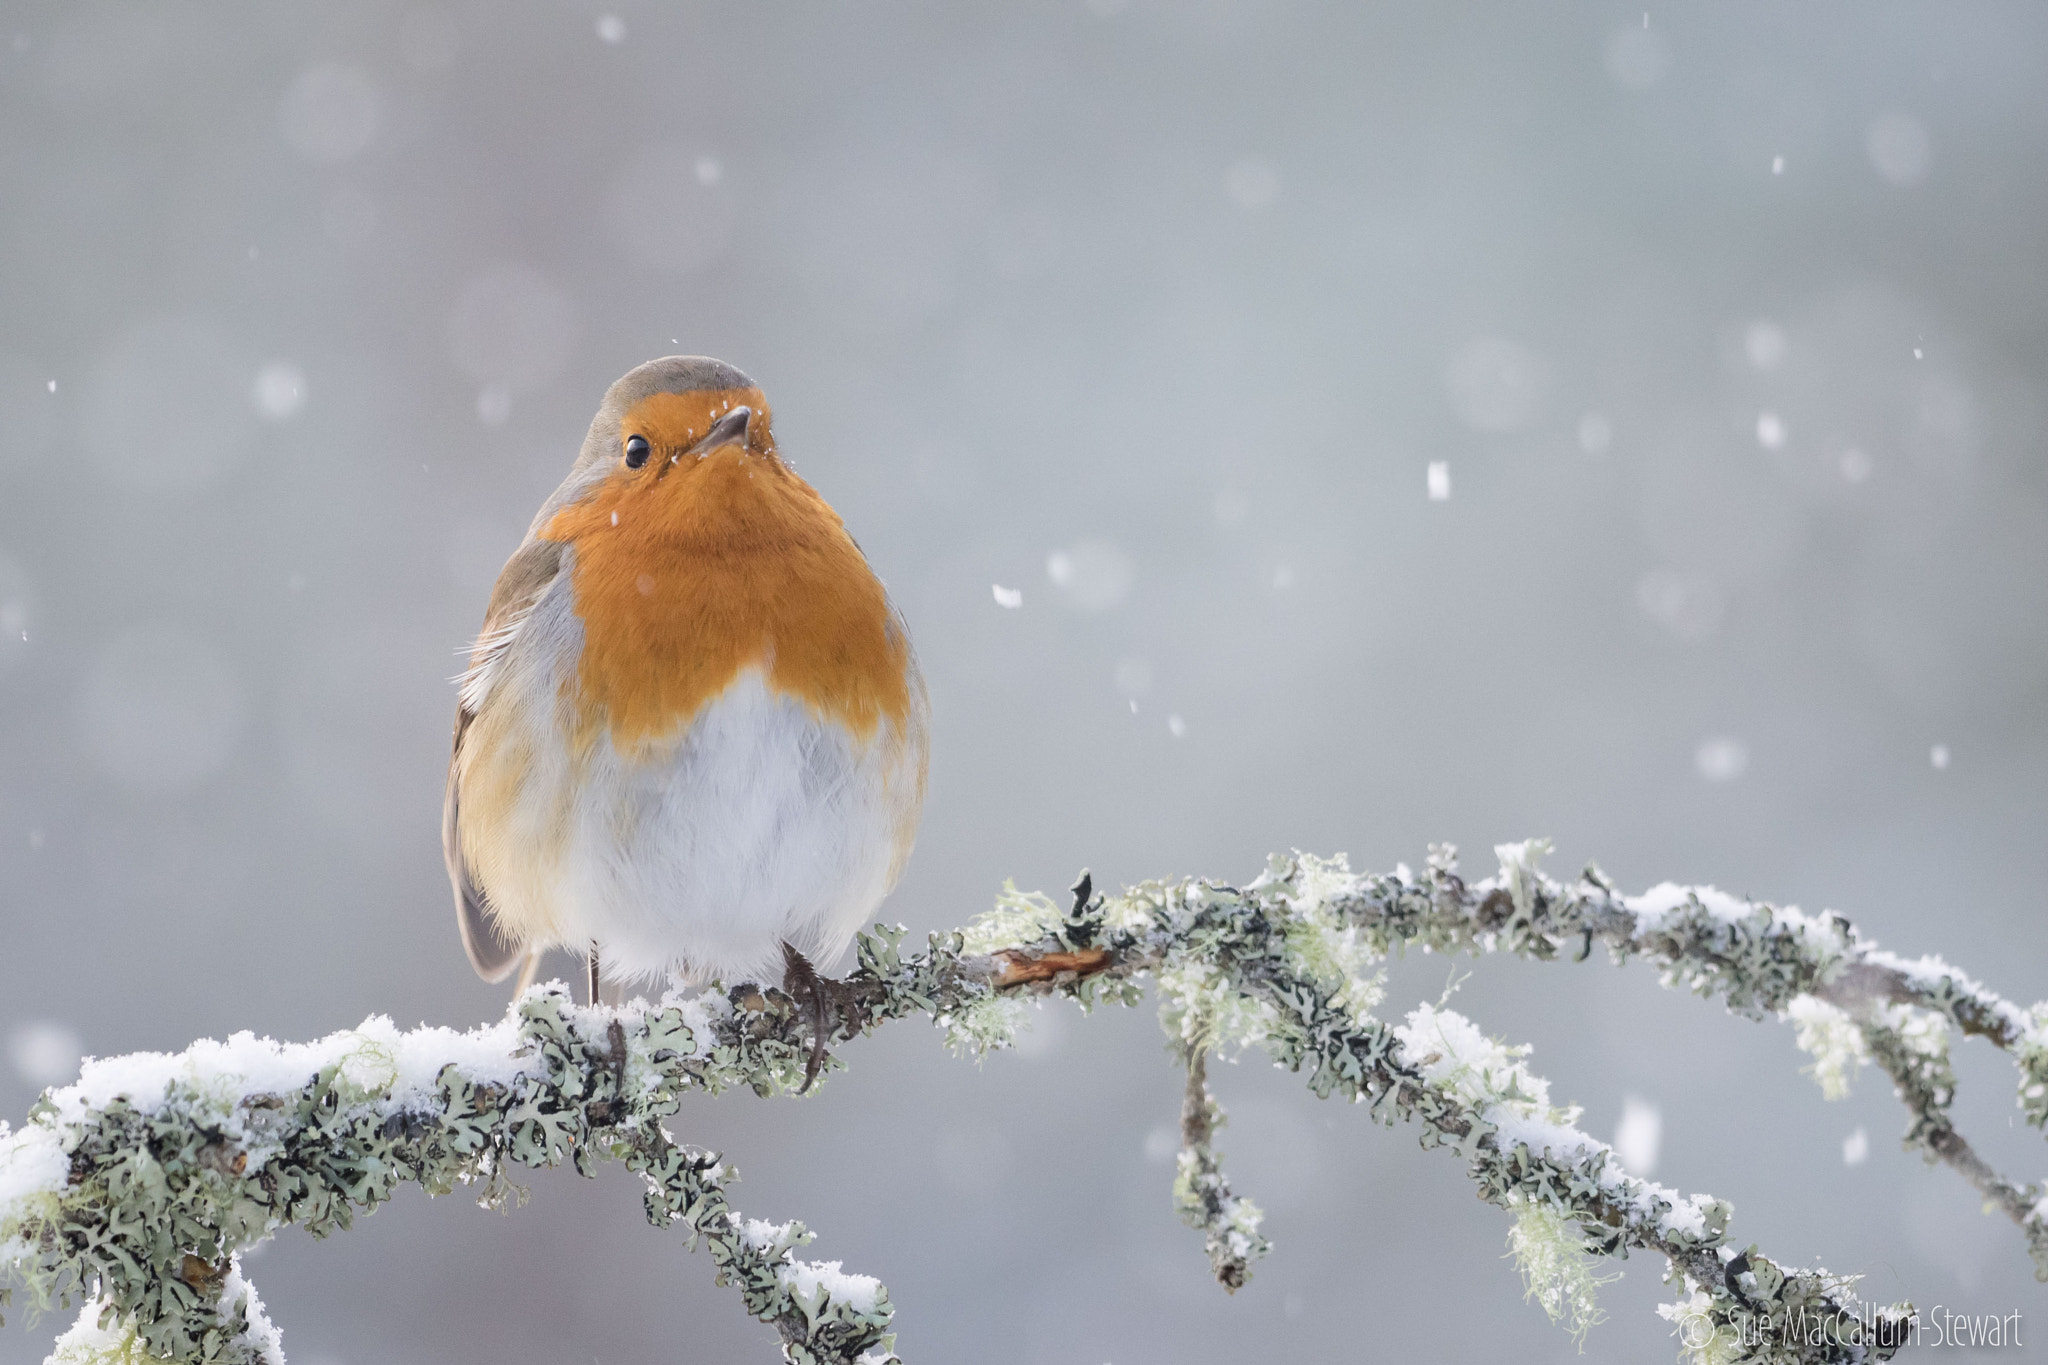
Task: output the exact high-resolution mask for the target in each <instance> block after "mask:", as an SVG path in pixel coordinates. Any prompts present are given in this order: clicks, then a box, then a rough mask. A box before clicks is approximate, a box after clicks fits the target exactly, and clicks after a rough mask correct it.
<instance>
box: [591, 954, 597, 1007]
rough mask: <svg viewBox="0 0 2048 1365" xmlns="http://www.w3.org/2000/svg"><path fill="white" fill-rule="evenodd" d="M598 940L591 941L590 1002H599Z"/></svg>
mask: <svg viewBox="0 0 2048 1365" xmlns="http://www.w3.org/2000/svg"><path fill="white" fill-rule="evenodd" d="M597 991H598V981H597V940H596V939H592V940H591V941H590V1003H591V1004H593V1005H595V1004H596V1003H597Z"/></svg>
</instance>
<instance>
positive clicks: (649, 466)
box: [535, 356, 784, 526]
mask: <svg viewBox="0 0 2048 1365" xmlns="http://www.w3.org/2000/svg"><path fill="white" fill-rule="evenodd" d="M728 464H746V465H748V466H750V467H752V468H756V469H760V470H764V471H774V472H776V473H781V472H783V470H784V466H783V465H782V462H781V460H780V458H779V457H778V456H777V454H776V450H775V435H774V431H773V428H772V426H771V419H770V414H769V411H768V400H767V399H766V398H765V397H763V396H762V393H761V390H760V388H759V387H758V386H757V385H756V384H755V383H754V381H753V380H751V379H749V378H747V376H746V375H745V374H743V373H741V372H740V371H739V370H737V369H735V368H733V367H732V366H730V365H728V364H726V363H725V362H723V361H720V360H712V359H710V358H709V357H707V356H665V357H663V358H662V359H660V360H650V361H648V362H647V363H646V364H644V365H640V366H637V367H636V368H634V369H632V370H629V371H627V372H626V374H625V375H624V376H623V377H621V378H620V379H619V380H618V381H617V382H616V383H614V384H613V385H612V386H611V388H610V389H608V390H606V391H605V396H604V402H603V403H602V404H600V405H599V407H598V410H597V416H596V417H595V418H594V419H593V420H592V421H591V424H590V431H589V434H588V435H586V436H585V437H584V439H583V449H582V452H581V453H580V454H579V455H578V456H577V459H576V465H575V468H574V469H572V470H571V471H570V474H569V477H568V479H567V480H566V481H564V483H563V484H562V486H561V488H559V489H557V490H556V492H555V496H554V497H552V498H550V499H549V500H548V505H547V506H546V507H543V508H542V509H541V514H540V517H539V518H538V519H537V521H536V523H535V524H536V526H542V525H545V524H546V523H547V522H548V520H549V519H550V518H551V517H552V515H553V514H554V512H556V511H557V510H559V509H560V508H562V507H564V506H565V505H568V504H570V503H586V502H588V501H589V500H590V499H592V498H594V497H595V498H601V499H602V500H603V501H604V502H605V503H606V504H607V505H608V506H612V507H615V508H620V509H623V508H626V507H630V506H634V505H636V504H641V505H647V506H653V505H656V503H657V502H658V501H660V500H664V499H670V500H672V499H674V498H677V497H692V496H701V495H702V490H701V489H692V488H691V485H694V484H697V483H698V482H699V480H700V479H701V478H702V477H703V475H704V474H705V473H706V472H707V471H708V470H709V469H711V468H713V467H717V466H724V465H728Z"/></svg>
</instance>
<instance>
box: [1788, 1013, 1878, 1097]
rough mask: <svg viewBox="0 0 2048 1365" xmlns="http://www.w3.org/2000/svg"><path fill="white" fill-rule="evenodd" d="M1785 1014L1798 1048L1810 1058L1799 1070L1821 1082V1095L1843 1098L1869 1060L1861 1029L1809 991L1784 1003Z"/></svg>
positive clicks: (1846, 1014)
mask: <svg viewBox="0 0 2048 1365" xmlns="http://www.w3.org/2000/svg"><path fill="white" fill-rule="evenodd" d="M1785 1015H1786V1017H1787V1018H1789V1019H1790V1020H1791V1021H1792V1030H1793V1037H1794V1038H1795V1039H1796V1040H1797V1042H1798V1044H1799V1048H1800V1050H1801V1051H1802V1052H1804V1053H1806V1054H1807V1055H1808V1056H1809V1057H1812V1058H1813V1061H1812V1063H1811V1064H1809V1065H1807V1066H1804V1067H1801V1068H1800V1070H1801V1071H1802V1072H1804V1073H1805V1074H1806V1075H1808V1076H1811V1077H1813V1078H1814V1079H1815V1080H1816V1081H1818V1082H1820V1093H1821V1095H1822V1097H1823V1098H1825V1099H1830V1100H1839V1099H1843V1098H1846V1097H1847V1096H1848V1094H1849V1089H1850V1086H1851V1084H1852V1083H1853V1082H1854V1081H1855V1078H1856V1073H1857V1071H1859V1070H1861V1069H1862V1068H1863V1067H1864V1066H1865V1065H1867V1064H1868V1063H1869V1061H1870V1048H1869V1047H1868V1046H1867V1045H1866V1044H1865V1043H1864V1041H1863V1030H1862V1029H1861V1028H1859V1027H1857V1024H1856V1021H1855V1020H1854V1019H1852V1018H1850V1017H1849V1014H1848V1012H1847V1011H1846V1010H1842V1009H1838V1008H1836V1007H1835V1006H1833V1005H1830V1004H1829V1003H1828V1002H1827V1001H1825V1000H1820V999H1816V998H1815V997H1813V996H1811V995H1796V996H1794V997H1792V999H1791V1000H1790V1001H1789V1002H1788V1003H1787V1004H1786V1006H1785Z"/></svg>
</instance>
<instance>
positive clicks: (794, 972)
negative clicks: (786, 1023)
mask: <svg viewBox="0 0 2048 1365" xmlns="http://www.w3.org/2000/svg"><path fill="white" fill-rule="evenodd" d="M782 989H783V990H785V991H787V992H789V995H790V998H791V999H793V1000H797V1001H800V1002H802V1003H803V1004H805V1005H806V1006H808V1007H809V1009H810V1014H811V1055H810V1056H809V1057H808V1058H806V1059H805V1061H804V1083H803V1084H802V1085H800V1086H798V1087H797V1091H796V1093H797V1094H799V1095H801V1094H804V1093H806V1092H807V1091H809V1090H810V1088H811V1083H812V1082H813V1081H815V1080H817V1079H818V1072H819V1070H820V1069H821V1068H822V1067H823V1066H824V1065H825V1043H826V1041H827V1039H828V1035H827V1033H826V1031H825V983H824V982H822V981H820V980H819V979H818V969H817V968H816V967H813V966H812V965H811V960H810V959H809V958H807V957H805V956H804V955H803V954H802V953H800V952H798V951H797V950H796V949H795V948H793V947H791V946H790V945H789V944H787V943H785V944H783V945H782Z"/></svg>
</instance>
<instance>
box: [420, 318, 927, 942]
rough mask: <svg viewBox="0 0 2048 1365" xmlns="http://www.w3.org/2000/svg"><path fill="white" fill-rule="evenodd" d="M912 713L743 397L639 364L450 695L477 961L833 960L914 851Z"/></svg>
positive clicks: (467, 935) (460, 856) (893, 660)
mask: <svg viewBox="0 0 2048 1365" xmlns="http://www.w3.org/2000/svg"><path fill="white" fill-rule="evenodd" d="M743 407H744V408H747V409H750V413H745V414H743V413H740V412H739V409H740V408H743ZM635 436H638V437H641V438H643V439H644V440H645V442H646V443H647V445H646V451H645V458H644V463H641V464H639V466H638V467H634V464H633V462H632V461H631V459H629V448H628V445H627V442H628V441H629V440H630V439H631V438H632V437H635ZM926 717H927V710H926V701H925V693H924V685H923V681H922V679H921V677H920V675H919V673H918V668H917V661H916V658H915V656H914V654H913V653H912V651H911V648H910V641H909V637H908V634H907V633H906V631H905V630H904V627H903V623H902V620H901V618H900V617H899V616H898V615H897V614H896V612H895V610H894V608H893V607H892V606H891V605H890V603H889V600H888V596H887V594H886V592H885V591H884V590H883V587H882V585H881V583H880V581H879V580H877V579H876V577H875V576H874V573H873V571H872V570H871V569H870V568H869V567H868V564H867V561H866V559H865V557H864V556H863V555H862V554H861V552H860V550H859V548H858V547H857V546H856V545H855V544H854V543H853V540H852V538H851V537H850V536H849V535H848V534H847V533H846V529H845V527H844V526H843V525H842V524H841V522H840V520H839V517H838V515H837V514H836V513H834V512H833V511H832V509H831V507H830V506H828V505H827V504H826V503H825V501H824V499H822V498H820V497H819V496H818V494H817V493H816V492H815V491H814V490H813V489H812V488H811V487H810V485H809V484H807V483H805V482H804V481H803V480H802V479H800V478H798V477H797V475H796V474H795V473H794V471H792V470H791V469H790V468H789V467H788V466H787V465H785V464H783V463H782V461H781V459H780V458H779V457H778V455H777V454H776V450H775V443H774V437H773V433H772V429H771V425H770V417H769V413H768V410H767V405H766V402H765V400H763V399H762V397H761V394H760V391H759V389H757V388H755V387H754V385H753V384H752V382H751V381H749V380H748V379H747V378H746V377H745V376H744V375H742V374H740V373H739V372H738V371H737V370H733V369H732V368H731V367H730V366H725V365H722V364H720V363H719V362H717V361H710V360H703V359H698V358H670V359H667V360H659V361H654V362H651V363H650V364H647V365H643V366H641V367H640V368H639V369H636V370H634V371H632V372H631V373H629V374H628V375H626V376H625V378H623V379H621V380H620V381H619V382H618V383H616V384H614V385H613V386H612V388H611V390H610V391H609V392H608V393H607V394H606V396H605V401H604V404H603V406H602V407H600V409H599V410H598V414H597V417H596V419H595V420H594V421H593V422H592V423H591V428H590V433H589V435H588V436H587V437H586V438H585V441H584V446H583V451H582V453H581V455H580V456H579V457H578V459H577V462H576V464H575V466H574V467H573V468H572V469H571V471H570V474H569V477H568V478H567V479H566V480H565V481H564V482H563V485H562V487H561V488H559V489H557V490H556V492H555V493H554V495H553V496H552V497H550V498H549V499H548V501H547V503H546V504H545V505H544V506H543V507H542V509H541V512H540V515H539V516H537V517H536V518H535V520H534V524H533V527H532V529H531V530H529V532H528V533H527V538H526V541H525V543H524V544H522V546H521V547H520V549H519V551H518V552H517V553H515V554H514V555H513V557H512V559H511V560H510V561H509V562H508V563H507V565H506V567H505V571H504V573H503V574H502V575H501V576H500V578H499V582H498V585H497V587H496V588H495V589H494V591H493V592H492V596H491V605H490V608H489V610H488V612H487V614H486V618H485V623H484V629H483V632H482V633H481V634H480V635H479V637H478V640H477V645H476V648H475V650H474V651H473V653H472V656H471V661H470V668H469V671H468V673H467V674H466V675H465V677H464V679H463V683H462V693H461V704H460V707H459V709H458V711H457V715H456V726H455V746H454V753H453V756H452V758H451V761H450V764H449V776H448V795H447V802H446V807H445V814H444V819H443V830H442V834H443V845H444V850H445V852H446V854H447V859H448V867H449V875H450V879H451V880H452V881H453V883H454V886H455V894H456V903H457V909H458V913H459V917H460V922H461V924H462V928H463V939H464V943H465V945H466V946H467V948H468V949H469V953H470V959H471V962H472V964H473V965H475V967H476V969H477V971H478V972H479V973H480V974H482V975H484V976H485V977H486V979H491V980H496V979H499V978H500V977H502V976H504V975H506V974H508V973H509V972H510V970H511V969H512V967H513V966H514V965H516V964H517V962H518V961H519V959H520V958H522V957H523V956H525V955H526V954H527V953H529V952H532V951H536V950H539V949H545V948H550V947H558V946H559V947H568V948H571V949H574V950H578V951H581V950H582V949H584V948H586V947H587V946H588V945H590V944H591V943H592V942H595V943H596V944H597V945H598V947H599V950H600V956H601V958H602V960H603V962H604V964H605V966H606V971H607V974H608V975H612V976H615V977H621V978H636V979H649V978H654V977H658V976H660V975H662V974H664V973H668V972H678V973H681V974H683V975H685V976H687V977H690V978H692V979H698V980H702V979H707V978H710V977H719V978H723V979H727V980H737V979H740V978H742V977H753V978H756V979H775V978H777V977H779V971H780V964H781V960H782V959H781V949H782V945H783V944H784V943H785V942H787V943H789V944H790V945H792V946H794V947H796V948H797V949H799V950H800V951H802V952H804V953H805V954H807V955H810V956H815V957H818V958H821V959H824V960H829V959H830V958H831V957H833V956H834V955H836V954H838V953H839V952H840V951H842V950H843V949H844V947H845V946H846V943H847V942H848V940H849V939H851V937H852V935H853V933H854V931H855V930H856V929H858V928H859V927H860V925H861V924H862V923H863V922H864V921H865V920H866V918H867V917H868V916H869V915H870V914H871V913H872V912H873V910H874V908H875V906H876V905H877V904H879V902H880V901H881V899H882V898H883V897H884V896H885V895H886V894H887V893H888V891H889V889H890V888H891V887H892V886H893V885H894V884H895V882H896V879H897V877H898V876H899V875H900V874H901V872H902V869H903V864H904V861H905V859H906V858H907V857H908V855H909V851H910V845H911V841H912V839H913V838H914V836H915V833H916V827H917V821H918V815H919V812H920V810H921V807H922V804H923V798H924V778H925V752H926V739H925V733H926Z"/></svg>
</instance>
